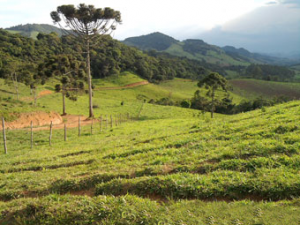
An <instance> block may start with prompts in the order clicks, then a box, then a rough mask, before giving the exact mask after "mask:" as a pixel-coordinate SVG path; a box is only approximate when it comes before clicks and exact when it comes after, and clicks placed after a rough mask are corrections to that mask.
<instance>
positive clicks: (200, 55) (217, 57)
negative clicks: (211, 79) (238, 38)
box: [123, 32, 298, 67]
mask: <svg viewBox="0 0 300 225" xmlns="http://www.w3.org/2000/svg"><path fill="white" fill-rule="evenodd" d="M123 43H125V44H127V45H129V46H134V47H137V48H139V49H141V50H145V51H149V50H156V51H160V52H166V53H169V54H171V55H176V56H179V57H187V58H189V59H195V60H199V61H202V62H207V63H210V64H217V65H220V66H225V67H228V66H247V65H250V64H275V65H292V64H297V62H298V61H297V60H292V59H287V58H279V57H274V56H270V55H265V54H258V53H251V52H249V51H248V50H246V49H244V48H235V47H233V46H225V47H219V46H216V45H211V44H208V43H205V42H204V41H203V40H199V39H187V40H184V41H179V40H176V39H174V38H172V37H170V36H167V35H165V34H162V33H159V32H155V33H152V34H148V35H142V36H138V37H130V38H127V39H125V40H124V41H123Z"/></svg>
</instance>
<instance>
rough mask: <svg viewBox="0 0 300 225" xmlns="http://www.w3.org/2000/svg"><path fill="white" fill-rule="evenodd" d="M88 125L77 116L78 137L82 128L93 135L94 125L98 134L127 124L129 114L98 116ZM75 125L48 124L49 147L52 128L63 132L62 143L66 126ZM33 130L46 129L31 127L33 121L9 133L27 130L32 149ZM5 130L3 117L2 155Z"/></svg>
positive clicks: (43, 127) (66, 137)
mask: <svg viewBox="0 0 300 225" xmlns="http://www.w3.org/2000/svg"><path fill="white" fill-rule="evenodd" d="M88 121H89V124H87V125H82V120H81V118H80V116H78V122H75V123H76V124H77V127H78V137H80V136H81V134H82V132H81V128H82V126H88V125H89V126H90V127H91V129H90V134H91V135H93V133H94V129H95V125H96V124H97V123H98V124H99V128H100V129H99V130H100V133H101V132H102V131H103V129H108V128H113V127H114V126H115V127H117V126H119V125H121V124H122V123H124V122H128V121H132V118H131V117H130V115H129V113H127V114H118V115H114V116H113V115H110V116H109V117H108V115H105V116H102V115H101V116H100V117H99V118H98V119H97V118H95V119H91V120H88ZM75 123H64V124H63V127H61V126H62V124H56V125H54V124H53V123H52V121H51V122H50V124H49V128H48V129H49V146H52V134H53V128H55V127H56V128H58V126H59V127H60V128H61V129H63V130H64V135H63V137H64V141H67V140H68V126H70V127H72V128H74V127H75V128H76V126H74V124H75ZM34 129H43V130H45V129H47V127H46V126H41V127H34V126H33V121H31V122H30V127H28V128H21V129H9V130H10V131H14V130H27V131H30V147H31V149H32V148H33V147H34V132H33V131H34ZM6 131H7V128H6V127H5V119H4V117H2V134H3V147H4V153H5V154H7V152H8V150H7V149H8V146H7V140H6V137H7V134H6Z"/></svg>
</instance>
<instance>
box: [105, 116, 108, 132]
mask: <svg viewBox="0 0 300 225" xmlns="http://www.w3.org/2000/svg"><path fill="white" fill-rule="evenodd" d="M107 127H108V117H107V115H106V125H105V129H107Z"/></svg>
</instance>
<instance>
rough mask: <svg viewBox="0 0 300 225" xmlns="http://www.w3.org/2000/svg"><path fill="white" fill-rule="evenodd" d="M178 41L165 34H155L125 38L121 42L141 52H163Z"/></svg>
mask: <svg viewBox="0 0 300 225" xmlns="http://www.w3.org/2000/svg"><path fill="white" fill-rule="evenodd" d="M178 42H179V41H177V40H175V39H174V38H172V37H170V36H167V35H165V34H162V33H159V32H155V33H152V34H149V35H143V36H139V37H131V38H127V39H125V40H124V41H123V43H124V44H126V45H129V46H135V47H138V48H140V49H142V50H157V51H164V50H167V49H168V48H169V47H171V45H172V44H176V43H178Z"/></svg>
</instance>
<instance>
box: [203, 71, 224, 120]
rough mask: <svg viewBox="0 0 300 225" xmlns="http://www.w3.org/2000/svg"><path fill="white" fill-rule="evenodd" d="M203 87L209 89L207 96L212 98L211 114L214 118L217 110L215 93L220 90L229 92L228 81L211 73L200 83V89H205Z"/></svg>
mask: <svg viewBox="0 0 300 225" xmlns="http://www.w3.org/2000/svg"><path fill="white" fill-rule="evenodd" d="M203 86H205V88H206V89H208V91H207V93H206V95H207V96H208V97H210V98H211V102H210V106H211V108H210V112H211V118H213V117H214V110H215V92H216V90H218V89H221V90H224V91H226V92H227V80H226V79H225V78H224V77H223V76H221V75H220V74H218V73H210V74H209V75H208V76H206V77H205V78H204V79H202V80H200V81H199V83H198V87H203Z"/></svg>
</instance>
